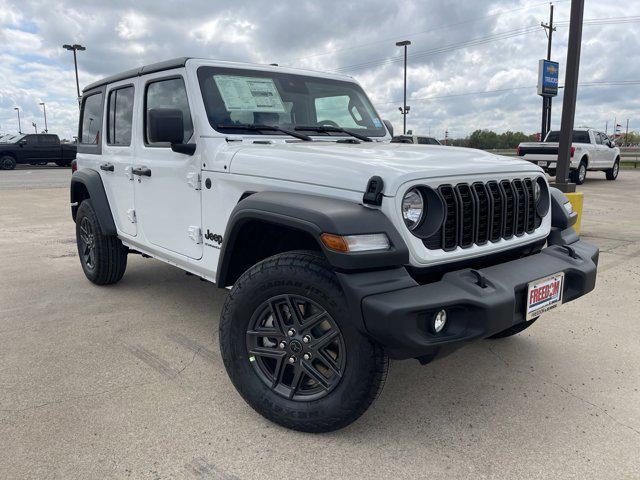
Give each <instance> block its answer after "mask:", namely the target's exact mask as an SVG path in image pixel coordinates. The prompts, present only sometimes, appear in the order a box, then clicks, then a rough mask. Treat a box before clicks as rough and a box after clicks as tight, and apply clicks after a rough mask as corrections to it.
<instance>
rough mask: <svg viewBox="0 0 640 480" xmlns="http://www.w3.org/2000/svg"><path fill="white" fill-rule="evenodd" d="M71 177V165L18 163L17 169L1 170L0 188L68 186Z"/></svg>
mask: <svg viewBox="0 0 640 480" xmlns="http://www.w3.org/2000/svg"><path fill="white" fill-rule="evenodd" d="M70 178H71V170H70V168H69V167H55V166H53V165H46V166H44V165H43V166H35V167H34V166H31V165H18V166H17V167H16V169H15V170H2V171H0V190H9V189H15V188H18V189H24V188H51V187H68V186H69V179H70Z"/></svg>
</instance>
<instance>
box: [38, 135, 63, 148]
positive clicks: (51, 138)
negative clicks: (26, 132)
mask: <svg viewBox="0 0 640 480" xmlns="http://www.w3.org/2000/svg"><path fill="white" fill-rule="evenodd" d="M38 142H39V143H40V145H46V146H55V145H58V143H60V140H58V137H56V136H55V135H40V136H39V139H38Z"/></svg>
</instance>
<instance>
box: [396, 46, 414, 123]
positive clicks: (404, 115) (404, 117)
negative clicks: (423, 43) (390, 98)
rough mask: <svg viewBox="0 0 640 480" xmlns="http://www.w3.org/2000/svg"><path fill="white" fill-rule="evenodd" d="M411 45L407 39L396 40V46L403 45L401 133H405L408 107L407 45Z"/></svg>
mask: <svg viewBox="0 0 640 480" xmlns="http://www.w3.org/2000/svg"><path fill="white" fill-rule="evenodd" d="M409 45H411V42H410V41H409V40H403V41H401V42H396V47H404V100H403V102H402V108H401V109H400V112H401V113H402V134H403V135H406V134H407V113H409V108H408V107H407V47H408V46H409Z"/></svg>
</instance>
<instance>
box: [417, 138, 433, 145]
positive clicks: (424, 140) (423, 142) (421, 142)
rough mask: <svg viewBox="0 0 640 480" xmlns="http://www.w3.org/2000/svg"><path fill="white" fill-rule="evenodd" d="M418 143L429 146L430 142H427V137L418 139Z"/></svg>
mask: <svg viewBox="0 0 640 480" xmlns="http://www.w3.org/2000/svg"><path fill="white" fill-rule="evenodd" d="M418 143H419V144H420V145H429V144H431V142H430V141H429V139H428V138H427V137H418Z"/></svg>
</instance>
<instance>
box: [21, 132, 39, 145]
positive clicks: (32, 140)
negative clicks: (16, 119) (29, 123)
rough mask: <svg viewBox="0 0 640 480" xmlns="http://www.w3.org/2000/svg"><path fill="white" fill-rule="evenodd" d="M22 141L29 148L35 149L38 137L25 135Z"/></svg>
mask: <svg viewBox="0 0 640 480" xmlns="http://www.w3.org/2000/svg"><path fill="white" fill-rule="evenodd" d="M24 139H25V141H26V142H27V145H28V146H29V147H35V146H37V145H38V137H37V136H36V135H27V136H26V137H25V138H24Z"/></svg>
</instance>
